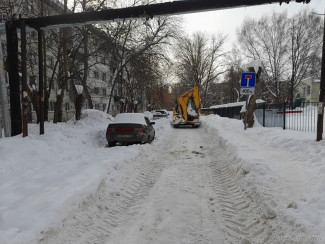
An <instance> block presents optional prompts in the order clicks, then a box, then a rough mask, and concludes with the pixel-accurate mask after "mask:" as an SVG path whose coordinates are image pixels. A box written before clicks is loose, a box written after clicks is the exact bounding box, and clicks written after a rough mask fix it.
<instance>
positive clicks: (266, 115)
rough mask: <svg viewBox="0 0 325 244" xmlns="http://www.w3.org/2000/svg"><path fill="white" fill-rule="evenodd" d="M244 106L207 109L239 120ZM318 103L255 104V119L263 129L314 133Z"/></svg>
mask: <svg viewBox="0 0 325 244" xmlns="http://www.w3.org/2000/svg"><path fill="white" fill-rule="evenodd" d="M242 106H245V105H244V102H243V104H240V105H238V106H232V107H221V108H213V109H207V110H206V111H209V112H212V113H214V114H218V115H219V116H221V117H228V118H235V119H241V115H240V111H241V108H242ZM317 115H318V102H302V103H301V104H299V106H297V104H292V103H281V104H266V103H262V104H257V106H256V109H255V117H256V119H257V121H258V122H259V123H260V124H261V125H263V126H264V127H281V128H283V129H284V130H285V129H290V130H298V131H310V132H316V129H317Z"/></svg>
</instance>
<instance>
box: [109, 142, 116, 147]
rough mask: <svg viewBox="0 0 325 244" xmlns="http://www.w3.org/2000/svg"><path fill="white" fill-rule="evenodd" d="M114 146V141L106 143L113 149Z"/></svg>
mask: <svg viewBox="0 0 325 244" xmlns="http://www.w3.org/2000/svg"><path fill="white" fill-rule="evenodd" d="M115 145H116V142H115V141H109V142H108V147H114V146H115Z"/></svg>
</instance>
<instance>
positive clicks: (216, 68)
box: [175, 33, 226, 106]
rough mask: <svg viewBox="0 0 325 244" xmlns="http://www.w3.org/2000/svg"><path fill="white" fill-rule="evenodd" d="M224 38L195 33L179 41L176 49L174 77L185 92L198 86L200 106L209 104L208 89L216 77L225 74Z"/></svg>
mask: <svg viewBox="0 0 325 244" xmlns="http://www.w3.org/2000/svg"><path fill="white" fill-rule="evenodd" d="M225 41H226V37H225V36H222V35H218V36H217V37H216V36H214V35H212V36H211V37H208V36H207V35H205V34H203V33H195V34H193V36H192V37H191V38H189V37H182V38H180V39H179V41H178V43H177V45H176V49H175V57H176V61H177V64H176V75H177V77H178V79H179V81H180V82H181V83H182V84H184V87H185V89H186V90H188V89H191V88H192V87H193V86H194V85H198V86H199V87H200V89H201V94H202V95H201V99H202V106H208V105H210V103H211V98H212V97H211V94H210V93H209V88H210V85H211V84H212V83H215V82H216V81H217V78H218V76H220V75H221V74H223V73H224V72H226V68H225V67H224V62H223V61H222V58H223V57H224V56H225V53H224V52H223V50H222V47H223V44H224V43H225Z"/></svg>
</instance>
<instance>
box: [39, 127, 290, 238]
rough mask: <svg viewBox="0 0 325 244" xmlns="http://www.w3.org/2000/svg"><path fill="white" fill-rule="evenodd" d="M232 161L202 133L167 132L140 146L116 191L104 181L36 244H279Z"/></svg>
mask: <svg viewBox="0 0 325 244" xmlns="http://www.w3.org/2000/svg"><path fill="white" fill-rule="evenodd" d="M125 149H126V153H127V150H128V148H127V147H126V148H125ZM149 150H150V151H149ZM234 160H237V158H236V156H235V154H234V152H233V151H232V149H231V148H227V146H226V145H225V144H223V143H222V142H221V141H220V139H219V138H218V137H217V136H214V137H212V136H211V135H208V134H207V132H206V130H205V129H204V127H202V128H199V129H192V128H179V129H172V131H171V133H170V135H167V136H166V138H165V139H164V141H160V142H157V143H156V142H155V143H153V144H151V145H149V146H147V147H144V150H143V152H142V154H141V155H139V156H138V157H137V158H135V159H134V160H133V162H132V167H131V168H130V170H129V174H128V175H127V176H125V178H124V180H123V182H122V183H123V185H122V186H121V188H120V190H119V191H112V190H111V189H110V186H109V180H103V182H102V184H101V185H100V186H99V189H98V191H97V192H96V193H94V195H92V196H90V197H88V198H87V199H86V200H85V201H84V202H83V203H82V204H80V206H79V208H78V209H77V210H76V211H75V212H73V213H71V215H70V216H68V217H67V218H66V219H65V220H64V222H63V223H62V226H60V227H58V228H53V229H50V230H47V231H46V232H44V233H43V238H42V240H40V241H39V243H92V244H94V243H108V244H119V243H125V244H144V243H150V244H152V243H154V244H155V243H163V244H165V243H166V244H167V243H168V244H172V243H174V244H181V243H184V244H185V243H186V244H188V243H206V244H208V243H209V244H210V243H211V244H212V243H213V244H218V243H280V242H274V239H273V238H276V236H277V235H278V234H280V231H281V229H277V231H275V229H274V227H272V226H270V225H269V224H268V220H270V219H273V218H274V217H275V216H274V214H273V213H272V210H270V209H269V208H268V206H267V205H265V204H263V201H261V199H262V198H261V197H260V196H258V195H257V196H256V193H254V192H253V193H251V194H250V195H247V193H246V192H245V191H244V190H243V189H242V188H241V185H240V180H241V178H242V175H240V174H241V173H240V172H236V171H235V170H234V169H233V168H232V165H233V163H234ZM235 165H237V164H235ZM254 194H255V195H254ZM284 229H285V228H284Z"/></svg>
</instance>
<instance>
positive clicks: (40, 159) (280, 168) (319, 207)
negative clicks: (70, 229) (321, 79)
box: [0, 110, 325, 244]
mask: <svg viewBox="0 0 325 244" xmlns="http://www.w3.org/2000/svg"><path fill="white" fill-rule="evenodd" d="M145 114H146V115H148V116H149V115H150V113H149V112H146V113H145ZM151 118H152V115H151V117H150V116H149V119H151ZM112 120H113V117H111V116H110V115H107V114H105V113H103V112H100V111H95V110H84V111H83V113H82V119H81V120H80V121H74V120H71V121H68V122H67V123H59V124H53V123H51V122H49V123H45V134H44V135H39V134H38V133H39V125H35V124H29V136H28V137H26V138H22V137H21V135H19V136H15V137H10V138H1V139H0V155H1V158H0V196H1V197H0V243H2V244H20V243H37V242H38V241H39V240H40V239H41V236H42V233H43V232H44V231H48V230H49V229H51V228H55V227H56V226H60V225H62V222H63V221H64V220H65V218H67V216H69V214H70V213H71V212H73V211H75V210H76V209H78V207H79V206H80V205H82V203H83V201H84V200H85V199H86V198H88V197H89V196H91V195H92V194H95V193H96V192H97V191H98V189H99V188H100V186H101V184H103V182H106V183H107V182H108V183H109V186H108V189H109V192H111V193H116V194H118V192H119V191H121V185H123V182H125V181H127V180H129V178H130V177H131V178H132V172H133V173H134V174H135V173H136V171H137V170H139V167H140V165H138V164H140V163H139V162H135V161H134V159H135V158H136V157H139V155H141V154H145V157H146V158H148V160H149V159H150V157H151V156H153V155H154V153H157V152H156V151H157V150H158V152H159V153H161V154H163V153H164V151H163V150H166V151H167V150H168V147H175V148H174V149H173V151H171V153H170V155H169V156H168V154H167V155H165V156H166V157H167V159H166V160H167V161H166V162H165V163H166V164H167V165H168V166H169V167H167V168H166V170H164V171H162V173H161V176H160V178H159V179H158V180H157V182H156V183H155V184H154V185H153V186H152V190H151V192H152V193H151V194H149V195H150V197H149V198H148V200H147V202H146V203H143V204H144V205H145V210H144V209H141V208H140V206H137V207H138V208H140V209H141V210H140V215H137V216H141V217H140V218H133V219H131V220H130V224H129V225H130V231H128V229H118V231H117V232H114V233H113V234H112V240H114V242H107V243H114V244H115V243H134V244H138V243H139V244H140V243H194V242H193V238H194V237H193V236H191V234H190V233H189V231H190V229H188V230H187V229H186V228H187V225H186V224H187V221H188V219H187V218H186V216H187V215H189V214H190V213H191V212H195V213H197V214H198V213H199V212H200V211H199V209H198V208H196V204H199V205H200V207H201V211H202V213H201V214H202V216H207V217H208V216H210V218H208V219H205V220H204V219H192V220H191V221H190V222H191V223H188V224H191V225H193V226H194V225H195V224H196V223H197V222H200V221H201V222H202V221H203V226H208V225H209V223H210V222H213V221H214V222H215V223H216V224H220V225H221V224H222V221H221V220H220V218H219V217H218V214H217V212H218V202H216V200H213V199H215V198H214V195H215V193H214V192H212V191H208V189H207V188H203V186H202V185H200V184H202V182H205V181H207V180H208V179H207V178H208V177H207V178H205V176H204V175H203V174H208V173H209V172H206V171H204V168H203V162H205V161H204V160H206V159H205V158H204V157H203V156H202V155H201V152H200V151H195V150H197V149H196V148H199V145H201V144H203V143H207V144H208V145H209V147H211V148H212V149H213V148H215V149H216V150H217V149H218V148H220V147H221V146H222V147H226V148H229V151H230V152H231V153H230V154H229V155H231V157H230V156H229V157H228V158H227V157H226V156H224V157H225V158H226V160H228V163H229V164H230V165H231V167H232V168H233V169H234V171H235V176H234V177H235V178H236V177H239V176H240V182H241V187H242V189H243V190H244V191H245V192H246V193H247V194H248V195H249V196H251V197H252V198H254V199H255V200H256V202H258V203H260V204H261V205H263V208H262V209H263V215H264V216H265V218H266V219H270V220H272V221H274V222H272V228H271V229H273V230H278V229H279V228H280V227H281V228H283V229H284V230H289V229H290V231H293V233H296V234H297V236H298V235H299V238H302V239H299V240H304V241H305V242H301V243H324V240H325V177H324V174H325V140H322V141H320V142H316V141H315V138H316V135H315V133H311V132H297V131H291V130H282V129H280V128H263V127H262V126H260V125H256V126H255V127H254V128H249V129H247V130H244V126H243V123H242V121H240V120H235V119H228V118H221V117H219V116H218V115H208V116H201V122H202V124H201V128H199V129H193V130H191V129H174V128H172V127H171V125H170V121H169V120H168V119H165V118H162V119H159V120H156V124H155V125H154V128H155V130H156V138H155V141H154V142H153V143H151V144H145V145H132V146H128V147H125V146H117V147H113V148H106V147H105V145H106V139H105V131H106V128H107V125H108V123H111V122H112ZM202 132H204V133H202ZM176 133H178V134H176ZM194 133H201V134H204V137H203V139H204V138H206V140H205V142H204V140H203V139H202V140H201V141H196V140H192V137H193V138H195V137H197V135H194ZM180 134H185V135H186V136H188V138H189V139H188V140H187V142H186V140H184V139H178V141H177V143H178V144H175V145H176V146H175V145H172V141H171V138H173V136H174V135H175V140H176V138H179V136H177V135H180ZM217 137H220V141H219V142H217V141H216V140H215V138H217ZM190 139H191V140H190ZM230 149H231V150H230ZM159 150H162V151H161V152H160V151H159ZM184 150H187V151H190V152H191V151H192V154H193V155H194V156H193V157H194V159H192V160H193V161H191V162H196V164H188V165H187V164H186V163H187V162H188V161H186V160H188V156H180V158H178V159H179V163H180V164H174V162H172V161H171V162H170V163H168V157H171V156H173V155H183V154H182V152H183V151H184ZM212 152H213V151H212ZM213 157H215V158H216V160H217V161H218V159H217V157H218V155H217V154H216V155H213ZM162 159H163V158H162ZM195 160H196V161H195ZM149 161H150V160H149ZM149 161H148V163H149ZM154 163H156V164H157V167H158V165H159V162H154ZM134 164H137V165H134ZM185 166H186V167H187V166H189V167H192V168H190V169H191V170H189V171H188V172H185V171H184V170H185V169H187V168H185ZM152 167H154V166H152ZM130 172H131V173H130ZM195 172H198V173H197V174H195ZM185 173H186V174H185ZM187 174H188V175H187ZM201 174H202V175H201ZM187 176H192V178H190V179H188V178H186V177H187ZM180 182H182V190H178V191H177V190H175V189H176V188H177V187H178V185H179V184H180ZM195 182H200V183H199V184H198V185H197V184H195ZM176 186H177V187H176ZM147 187H149V186H147ZM172 190H174V191H172ZM169 194H173V196H169ZM161 195H164V196H165V198H164V200H162V201H161V200H160V198H159V197H160V196H161ZM179 196H181V197H184V201H183V202H182V201H179V199H180V198H178V197H179ZM172 199H174V200H172ZM200 199H201V200H200ZM209 199H210V200H209ZM212 200H213V203H214V205H213V208H214V209H213V212H214V210H215V211H216V212H214V215H211V213H212V212H211V211H210V209H205V208H204V206H206V205H208V202H209V201H212ZM191 201H193V203H195V204H191ZM140 203H141V201H140ZM140 203H139V204H140ZM211 204H212V203H211ZM150 206H155V207H156V210H155V211H154V210H153V209H150ZM211 206H212V205H211ZM135 208H136V207H135ZM173 210H174V212H173ZM134 211H135V210H134ZM172 213H173V215H172ZM153 220H155V221H153ZM162 220H165V221H162ZM152 221H153V222H152ZM284 223H285V225H284ZM126 226H128V225H126ZM137 226H143V228H142V227H141V229H143V231H137V230H138V229H137ZM283 226H289V227H288V228H287V229H285V227H283ZM125 228H126V227H125ZM152 229H153V230H152ZM220 229H221V227H220ZM201 231H202V237H200V238H201V239H200V240H201V242H200V243H211V242H208V241H206V242H205V241H204V240H205V239H204V238H207V239H206V240H208V237H211V238H221V237H222V236H219V237H217V234H218V233H221V232H220V230H215V233H214V231H213V230H210V229H209V228H208V227H207V228H203V229H202V230H201ZM279 233H280V232H279ZM148 236H149V237H150V238H151V239H150V240H152V241H151V242H149V241H148V240H147V241H148V242H144V238H147V237H148ZM131 237H132V238H133V239H132V241H131V242H130V239H128V238H131ZM280 237H281V236H279V238H280ZM282 238H286V236H282ZM297 238H298V237H297ZM123 240H125V241H127V240H129V242H123ZM167 240H168V242H167ZM180 240H181V241H180ZM215 240H218V241H219V242H218V241H217V242H215V243H221V242H220V240H221V239H215ZM296 242H298V241H297V240H296ZM275 243H285V241H284V239H281V241H280V239H279V241H278V242H275Z"/></svg>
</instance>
